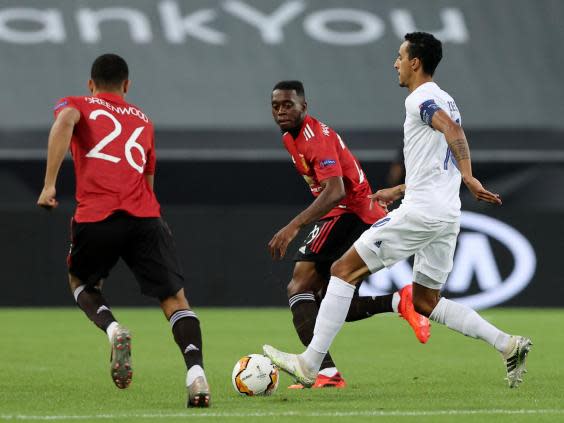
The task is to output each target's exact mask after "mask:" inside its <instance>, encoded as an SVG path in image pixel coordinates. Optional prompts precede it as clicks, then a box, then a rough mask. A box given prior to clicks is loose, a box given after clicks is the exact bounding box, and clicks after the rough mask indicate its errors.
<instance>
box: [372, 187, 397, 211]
mask: <svg viewBox="0 0 564 423" xmlns="http://www.w3.org/2000/svg"><path fill="white" fill-rule="evenodd" d="M401 196H402V192H401V190H399V189H398V187H393V188H385V189H380V190H378V191H376V192H375V193H374V194H372V195H369V196H368V198H370V209H372V205H373V204H374V203H376V202H377V203H378V204H379V205H380V207H382V208H383V209H384V210H386V211H388V206H389V205H390V204H392V203H393V202H394V201H396V200H398V199H399V198H401Z"/></svg>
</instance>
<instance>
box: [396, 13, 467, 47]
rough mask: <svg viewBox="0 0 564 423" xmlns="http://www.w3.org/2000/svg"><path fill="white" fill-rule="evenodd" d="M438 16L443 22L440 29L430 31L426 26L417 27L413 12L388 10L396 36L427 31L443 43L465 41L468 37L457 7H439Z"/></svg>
mask: <svg viewBox="0 0 564 423" xmlns="http://www.w3.org/2000/svg"><path fill="white" fill-rule="evenodd" d="M439 16H440V18H441V22H442V23H443V27H442V29H439V30H436V31H431V30H429V29H428V28H418V27H417V25H416V24H415V20H414V19H413V14H412V13H411V12H410V11H409V10H406V9H393V10H392V11H391V12H390V19H391V21H392V25H393V27H394V32H395V34H396V35H397V36H398V38H401V39H403V37H404V35H405V34H407V33H408V32H415V31H428V32H431V33H432V34H433V35H435V37H437V38H438V39H439V40H441V41H442V42H443V43H444V42H451V43H465V42H467V41H468V39H469V38H470V37H469V35H468V30H467V29H466V24H465V22H464V15H463V14H462V12H461V11H460V10H459V9H452V8H447V9H441V10H440V11H439Z"/></svg>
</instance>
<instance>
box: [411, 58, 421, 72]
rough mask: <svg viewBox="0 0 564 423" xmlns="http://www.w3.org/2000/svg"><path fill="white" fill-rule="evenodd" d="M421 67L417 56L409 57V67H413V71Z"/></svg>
mask: <svg viewBox="0 0 564 423" xmlns="http://www.w3.org/2000/svg"><path fill="white" fill-rule="evenodd" d="M420 67H421V59H419V58H418V57H414V58H413V59H411V69H413V72H417V70H418V69H419V68H420Z"/></svg>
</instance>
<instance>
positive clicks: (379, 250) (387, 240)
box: [354, 207, 460, 289]
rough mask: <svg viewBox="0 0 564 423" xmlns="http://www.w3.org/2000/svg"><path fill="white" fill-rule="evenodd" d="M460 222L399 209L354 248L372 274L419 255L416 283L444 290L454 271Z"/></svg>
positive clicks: (374, 226) (371, 228)
mask: <svg viewBox="0 0 564 423" xmlns="http://www.w3.org/2000/svg"><path fill="white" fill-rule="evenodd" d="M459 231H460V222H459V221H456V222H442V221H438V220H434V219H430V218H429V217H427V216H424V215H421V214H419V213H417V211H415V210H413V209H408V208H405V207H399V208H398V209H396V210H394V211H392V212H391V213H390V214H388V215H387V216H385V217H383V218H382V219H380V220H379V221H377V222H376V223H374V225H372V227H370V228H369V229H367V230H366V231H365V232H364V233H363V234H362V235H361V236H360V238H359V239H358V240H357V241H356V242H355V243H354V247H355V249H356V251H357V252H358V254H359V256H360V257H361V258H362V260H363V261H364V263H366V265H367V266H368V269H369V270H370V272H371V273H374V272H377V271H378V270H380V269H382V268H383V267H390V266H392V265H394V264H395V263H397V262H398V261H401V260H404V259H406V258H408V257H410V256H412V255H414V254H415V262H414V266H413V280H414V281H415V282H417V283H419V284H420V285H423V286H426V287H427V288H431V289H441V287H442V286H443V284H444V283H445V282H446V280H447V277H448V274H449V273H450V271H451V270H452V260H453V256H454V249H455V248H456V238H457V236H458V232H459Z"/></svg>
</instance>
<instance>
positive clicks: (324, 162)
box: [319, 159, 337, 169]
mask: <svg viewBox="0 0 564 423" xmlns="http://www.w3.org/2000/svg"><path fill="white" fill-rule="evenodd" d="M336 163H337V162H336V161H335V160H333V159H325V160H321V161H320V162H319V167H320V168H321V169H323V168H324V167H329V166H333V165H334V164H336Z"/></svg>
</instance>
